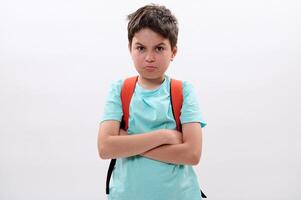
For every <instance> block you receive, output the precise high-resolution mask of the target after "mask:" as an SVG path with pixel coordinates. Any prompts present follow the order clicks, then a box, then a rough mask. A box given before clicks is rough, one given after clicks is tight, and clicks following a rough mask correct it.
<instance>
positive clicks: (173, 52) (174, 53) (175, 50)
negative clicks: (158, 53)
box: [170, 46, 178, 61]
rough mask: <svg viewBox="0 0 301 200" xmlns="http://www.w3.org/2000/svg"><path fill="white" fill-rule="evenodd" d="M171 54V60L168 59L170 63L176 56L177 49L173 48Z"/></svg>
mask: <svg viewBox="0 0 301 200" xmlns="http://www.w3.org/2000/svg"><path fill="white" fill-rule="evenodd" d="M171 52H172V53H171V58H170V60H171V61H172V60H173V59H174V57H175V56H176V54H177V52H178V47H177V46H175V47H174V48H173V49H172V51H171Z"/></svg>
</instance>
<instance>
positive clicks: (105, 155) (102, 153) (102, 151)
mask: <svg viewBox="0 0 301 200" xmlns="http://www.w3.org/2000/svg"><path fill="white" fill-rule="evenodd" d="M98 155H99V157H100V158H101V159H103V160H106V159H110V158H109V156H108V153H107V152H106V150H105V148H104V147H98Z"/></svg>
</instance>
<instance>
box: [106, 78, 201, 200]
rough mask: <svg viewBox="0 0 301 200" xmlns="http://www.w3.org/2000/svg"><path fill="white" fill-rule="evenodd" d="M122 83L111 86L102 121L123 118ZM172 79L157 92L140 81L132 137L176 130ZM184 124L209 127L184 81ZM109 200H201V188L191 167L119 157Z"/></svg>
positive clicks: (134, 99) (134, 101)
mask: <svg viewBox="0 0 301 200" xmlns="http://www.w3.org/2000/svg"><path fill="white" fill-rule="evenodd" d="M122 84H123V80H118V81H116V82H114V83H113V84H112V85H111V89H110V92H109V95H108V97H107V101H106V103H105V108H104V113H103V116H102V118H101V122H102V121H105V120H118V121H121V119H122V107H121V99H120V91H121V87H122ZM169 90H170V77H169V76H167V75H165V80H164V82H163V83H162V84H161V86H160V87H159V88H156V89H155V90H146V89H143V88H142V87H141V86H140V85H139V84H138V82H137V83H136V88H135V92H134V94H133V97H132V100H131V103H130V118H129V128H128V133H129V134H140V133H145V132H149V131H153V130H157V129H174V130H175V129H176V123H175V120H174V118H173V113H172V108H171V103H170V92H169ZM183 99H184V100H183V105H182V110H181V116H180V120H181V123H182V124H184V123H189V122H199V123H200V125H201V127H204V126H206V122H205V120H204V119H203V117H202V114H201V111H200V108H199V106H198V102H197V98H196V96H195V91H194V89H193V86H192V85H191V84H190V83H188V82H186V81H183ZM109 188H110V194H109V195H108V199H109V200H142V199H143V200H184V199H185V200H186V199H189V200H200V199H201V194H200V186H199V183H198V180H197V176H196V174H195V172H194V169H193V167H192V166H191V165H182V164H173V163H166V162H161V161H157V160H153V159H150V158H146V157H143V156H140V155H136V156H131V157H126V158H118V159H117V160H116V164H115V168H114V170H113V173H112V177H111V181H110V187H109Z"/></svg>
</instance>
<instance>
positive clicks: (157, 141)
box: [98, 4, 206, 200]
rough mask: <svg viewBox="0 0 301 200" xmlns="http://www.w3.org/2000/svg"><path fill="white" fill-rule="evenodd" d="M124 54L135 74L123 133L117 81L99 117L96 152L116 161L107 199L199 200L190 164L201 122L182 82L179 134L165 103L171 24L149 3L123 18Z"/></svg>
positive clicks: (173, 41) (173, 40)
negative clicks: (126, 50) (126, 47)
mask: <svg viewBox="0 0 301 200" xmlns="http://www.w3.org/2000/svg"><path fill="white" fill-rule="evenodd" d="M128 19H129V23H128V40H129V51H130V53H131V57H132V59H133V63H134V66H135V68H136V70H137V72H138V74H139V76H138V80H137V82H136V86H135V90H134V94H133V96H132V99H131V104H130V108H129V113H130V117H129V120H128V129H127V131H126V130H123V129H120V122H121V120H122V115H123V111H122V104H121V98H120V92H121V88H122V85H123V80H119V81H117V82H115V83H114V84H112V86H111V90H110V93H109V96H108V99H107V102H106V104H105V109H104V114H103V117H102V119H101V124H100V128H99V137H98V151H99V155H100V157H101V158H102V159H113V158H117V161H116V165H115V168H114V170H113V174H112V181H111V184H110V188H109V189H110V193H109V195H108V199H109V200H199V199H200V198H201V194H200V187H199V184H198V181H197V176H196V174H195V172H194V170H193V167H192V165H197V164H198V163H199V160H200V157H201V149H202V127H204V126H205V125H206V122H205V121H204V120H203V119H202V116H201V112H200V110H199V107H198V103H197V99H196V96H195V92H194V90H193V87H192V85H191V84H189V83H188V82H186V81H184V82H183V104H182V108H181V116H180V119H181V124H182V131H181V132H179V131H177V130H176V123H175V120H174V117H173V111H172V107H171V103H170V77H169V76H167V75H165V71H166V70H167V68H168V66H169V63H170V61H172V60H173V58H174V57H175V55H176V53H177V46H176V45H177V36H178V27H177V20H176V18H175V17H174V16H173V15H172V14H171V12H170V10H168V9H167V8H165V7H164V6H157V5H154V4H151V5H147V6H144V7H141V8H139V9H138V10H137V11H136V12H134V13H132V14H130V15H129V16H128Z"/></svg>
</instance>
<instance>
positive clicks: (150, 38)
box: [132, 28, 169, 46]
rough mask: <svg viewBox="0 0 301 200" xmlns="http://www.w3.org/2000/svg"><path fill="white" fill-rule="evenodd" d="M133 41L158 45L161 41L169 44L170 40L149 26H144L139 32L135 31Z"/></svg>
mask: <svg viewBox="0 0 301 200" xmlns="http://www.w3.org/2000/svg"><path fill="white" fill-rule="evenodd" d="M132 43H133V44H136V43H140V44H143V45H146V46H148V45H150V46H152V45H157V44H160V43H163V44H166V45H168V44H169V40H168V39H167V38H164V37H163V36H162V35H160V34H158V33H156V32H154V31H153V30H151V29H149V28H144V29H141V30H140V31H138V32H137V33H135V35H134V37H133V40H132Z"/></svg>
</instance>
